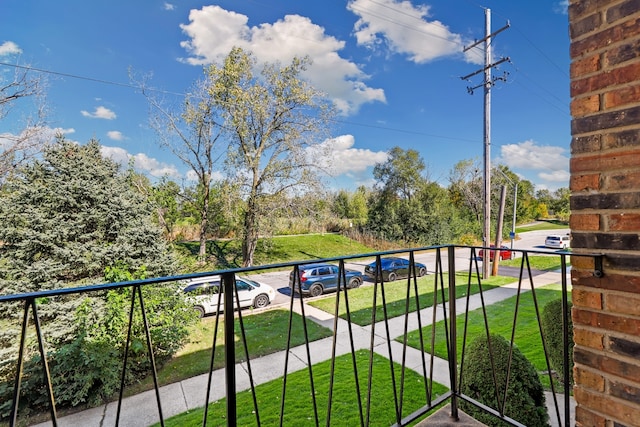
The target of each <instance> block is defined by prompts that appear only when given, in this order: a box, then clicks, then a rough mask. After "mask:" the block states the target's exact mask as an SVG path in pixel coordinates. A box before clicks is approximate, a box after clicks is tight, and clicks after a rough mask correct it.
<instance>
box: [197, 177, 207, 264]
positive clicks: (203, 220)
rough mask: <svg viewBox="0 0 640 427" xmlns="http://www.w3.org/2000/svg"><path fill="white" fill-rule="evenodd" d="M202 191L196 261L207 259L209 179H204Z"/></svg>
mask: <svg viewBox="0 0 640 427" xmlns="http://www.w3.org/2000/svg"><path fill="white" fill-rule="evenodd" d="M204 181H206V182H204V185H203V189H202V209H201V210H200V236H199V237H200V249H199V250H198V261H200V262H205V261H206V259H207V229H208V228H209V179H205V180H204Z"/></svg>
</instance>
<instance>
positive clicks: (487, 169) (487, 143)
mask: <svg viewBox="0 0 640 427" xmlns="http://www.w3.org/2000/svg"><path fill="white" fill-rule="evenodd" d="M484 15H485V37H484V38H483V39H482V40H478V41H476V42H475V43H473V44H472V45H471V46H467V47H465V48H464V50H463V51H464V52H466V51H468V50H469V49H472V48H474V47H476V46H478V45H479V44H480V43H483V42H484V67H483V68H482V69H480V70H478V71H475V72H474V73H471V74H468V75H466V76H464V77H461V79H462V80H468V79H469V78H470V77H472V76H475V75H476V74H480V73H482V72H484V82H483V83H482V84H480V85H478V86H476V87H468V88H467V91H468V92H469V93H470V94H473V91H474V90H475V89H478V88H479V87H483V88H484V138H483V141H484V152H483V160H484V179H483V184H484V185H483V187H484V197H483V200H484V209H483V211H484V227H483V230H484V231H483V235H482V246H484V247H485V248H489V245H490V240H491V87H492V86H493V84H494V83H495V82H496V81H497V80H505V79H506V77H498V78H495V79H493V78H492V77H491V69H492V68H493V67H496V66H498V65H499V64H502V63H503V62H506V61H509V58H508V57H507V58H501V59H500V60H499V61H497V62H494V63H491V60H492V55H491V39H492V37H493V36H495V35H496V34H498V33H500V32H502V31H504V30H506V29H507V28H509V23H508V22H507V25H505V26H504V27H502V28H500V29H499V30H498V31H496V32H495V33H493V34H492V33H491V9H485V10H484ZM484 252H485V257H484V259H483V261H482V276H483V278H484V279H488V278H489V260H488V259H487V257H486V253H488V249H485V250H484Z"/></svg>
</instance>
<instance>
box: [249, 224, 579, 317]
mask: <svg viewBox="0 0 640 427" xmlns="http://www.w3.org/2000/svg"><path fill="white" fill-rule="evenodd" d="M568 232H569V229H568V228H567V229H566V230H565V229H561V230H553V231H549V230H541V231H528V232H525V233H520V234H519V235H518V239H517V240H515V241H514V243H513V248H514V249H522V250H540V251H545V252H549V253H554V252H555V250H553V249H546V248H545V247H544V239H545V237H546V236H547V235H548V234H565V233H568ZM503 244H504V245H506V246H508V247H511V241H509V240H507V241H504V242H503ZM400 256H403V255H402V254H401V255H400ZM406 256H407V257H408V253H407V254H406ZM515 256H520V255H519V254H518V253H516V254H515ZM415 259H416V262H421V263H423V264H426V265H427V269H428V271H429V273H431V274H432V273H434V272H435V263H436V254H435V251H431V252H425V253H416V255H415ZM372 261H373V258H368V259H362V260H355V261H354V262H351V263H347V264H346V267H347V268H349V269H353V270H358V271H360V272H364V267H365V266H366V265H367V264H369V263H370V262H372ZM447 262H448V260H447V257H446V251H444V252H443V259H442V266H443V267H444V268H445V269H446V268H447ZM455 262H456V266H457V267H458V269H467V268H468V266H469V249H457V250H456V260H455ZM480 265H481V264H480ZM480 268H481V267H480ZM500 269H501V270H500V273H501V274H504V275H514V276H517V274H518V273H519V269H518V268H515V267H513V268H511V267H506V266H503V267H500ZM289 273H290V270H287V271H274V272H268V273H261V274H256V275H252V276H251V277H252V279H254V280H258V281H260V282H262V283H266V284H267V285H269V286H271V287H273V288H274V289H275V290H276V299H275V300H274V301H273V303H272V306H273V305H287V304H290V301H291V291H290V289H289ZM367 284H372V282H370V281H367V280H366V279H365V282H364V283H363V286H366V285H367ZM294 297H295V298H298V297H299V296H298V295H297V294H296V295H295V296H294Z"/></svg>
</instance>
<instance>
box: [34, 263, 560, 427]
mask: <svg viewBox="0 0 640 427" xmlns="http://www.w3.org/2000/svg"><path fill="white" fill-rule="evenodd" d="M560 279H561V276H560V274H558V273H555V272H549V273H545V274H542V275H539V276H536V277H535V286H536V287H541V286H545V285H548V284H551V283H558V282H559V281H560ZM526 286H527V287H528V286H529V285H528V283H527V285H526ZM523 287H524V285H523ZM516 293H517V283H513V284H510V285H506V286H501V287H498V288H494V289H491V290H489V291H485V292H484V293H483V295H484V301H485V304H486V305H490V304H493V303H495V302H498V301H502V300H504V299H507V298H510V297H512V296H514V295H516ZM456 304H457V305H456V308H457V310H456V311H457V313H458V314H461V313H464V311H465V310H466V297H465V298H464V299H459V300H457V301H456ZM480 307H481V300H480V296H479V295H478V294H476V295H472V296H471V297H470V299H469V310H475V309H477V308H480ZM294 310H295V311H298V312H300V311H301V309H300V305H299V304H296V307H295V308H294ZM304 311H305V315H306V317H307V319H309V320H312V321H314V322H316V323H318V324H320V325H323V326H325V327H327V328H329V329H332V330H333V328H334V318H333V315H331V314H329V313H327V312H324V311H321V310H318V309H316V308H314V307H312V306H310V305H307V304H305V306H304ZM420 316H421V324H422V327H425V326H428V325H430V324H431V320H432V318H433V308H432V307H428V308H426V309H423V310H422V311H421V312H420ZM442 317H443V315H442V306H439V307H438V310H437V311H436V321H439V320H442ZM387 324H388V328H389V331H388V335H389V336H390V337H391V339H392V341H391V346H390V347H391V353H392V356H393V360H394V361H395V362H400V361H402V357H403V351H405V352H406V353H405V356H404V357H405V366H406V367H407V368H409V369H412V370H415V371H416V372H418V373H420V374H421V373H422V371H423V356H425V360H426V363H427V372H429V371H430V366H429V363H430V360H431V357H430V355H428V354H427V355H424V354H423V353H422V352H420V351H419V350H416V349H413V348H406V349H403V345H402V344H401V343H399V342H397V341H393V340H394V339H395V338H397V337H400V336H403V334H404V331H405V317H404V316H400V317H397V318H393V319H390V320H389V321H388V322H387ZM406 327H407V330H408V331H412V330H416V329H418V317H417V315H416V313H412V314H411V315H410V316H409V319H408V325H407V326H406ZM374 328H375V329H374V330H375V334H374V343H373V347H374V351H375V352H376V353H378V354H380V355H382V356H384V357H386V358H388V357H389V346H388V345H387V341H386V336H387V331H386V327H385V324H384V322H379V323H377V324H376V325H375V326H374ZM351 329H352V334H353V341H354V343H353V347H354V348H355V349H356V350H360V349H369V348H370V347H371V330H372V328H371V326H366V327H362V326H358V325H355V324H352V326H351ZM334 338H335V345H336V356H341V355H344V354H349V353H351V344H350V339H349V328H348V323H347V322H346V321H344V320H342V319H339V320H338V322H337V333H336V334H335V335H334V336H332V337H328V338H325V339H322V340H318V341H314V342H311V343H309V348H310V359H311V363H312V364H316V363H319V362H322V361H325V360H329V359H331V357H332V348H333V340H334ZM285 357H286V352H285V351H281V352H278V353H274V354H270V355H267V356H264V357H260V358H257V359H252V360H251V372H252V374H253V380H254V383H255V384H256V385H258V384H262V383H265V382H268V381H271V380H275V379H277V378H280V377H282V376H283V374H284V369H285ZM307 360H308V357H307V351H306V347H305V346H304V345H302V346H298V347H295V348H292V349H291V350H290V353H289V363H288V369H287V372H288V373H292V372H295V371H298V370H301V369H304V368H306V367H307ZM433 380H434V381H435V382H437V383H440V384H442V385H445V386H447V387H448V386H449V368H448V362H447V361H446V360H443V359H439V358H434V366H433ZM207 381H208V374H203V375H199V376H197V377H193V378H189V379H186V380H183V381H180V382H178V383H174V384H169V385H166V386H163V387H161V388H160V397H161V404H162V412H163V416H164V418H165V419H167V418H169V417H171V416H173V415H177V414H180V413H183V412H186V411H189V410H193V409H196V408H199V407H202V406H204V404H205V397H206V394H205V393H206V388H207ZM236 383H237V390H238V392H240V391H244V390H248V389H250V381H249V374H248V367H247V364H246V362H245V363H239V364H237V365H236ZM224 384H225V379H224V370H223V369H220V370H217V371H214V372H213V381H212V387H211V394H210V402H213V401H216V400H220V399H222V398H224V397H225V395H224V393H225V387H224ZM559 398H562V396H559ZM559 404H560V405H561V403H559ZM117 405H118V403H117V402H111V403H108V404H106V405H102V406H100V407H96V408H93V409H89V410H86V411H82V412H78V413H76V414H72V415H68V416H66V417H63V418H60V419H59V420H58V421H59V423H58V425H59V426H69V427H76V426H77V427H87V426H89V427H92V426H96V427H98V426H100V427H102V426H105V427H107V426H114V425H115V419H116V411H117ZM547 405H548V406H550V405H553V399H552V397H551V396H549V395H548V396H547ZM560 408H562V406H560ZM549 414H550V416H551V417H552V418H553V417H554V416H555V415H554V414H555V410H554V409H552V408H551V407H550V409H549ZM572 419H573V418H572ZM159 420H160V418H159V415H158V408H157V404H156V397H155V391H153V390H151V391H147V392H144V393H141V394H138V395H135V396H131V397H128V398H125V399H124V400H123V401H122V408H121V413H120V424H119V425H120V426H122V427H141V426H149V425H152V424H154V423H157V422H159ZM551 422H552V425H557V423H556V422H555V421H554V420H551ZM51 425H52V423H51V422H45V423H41V424H38V425H37V426H36V427H48V426H51Z"/></svg>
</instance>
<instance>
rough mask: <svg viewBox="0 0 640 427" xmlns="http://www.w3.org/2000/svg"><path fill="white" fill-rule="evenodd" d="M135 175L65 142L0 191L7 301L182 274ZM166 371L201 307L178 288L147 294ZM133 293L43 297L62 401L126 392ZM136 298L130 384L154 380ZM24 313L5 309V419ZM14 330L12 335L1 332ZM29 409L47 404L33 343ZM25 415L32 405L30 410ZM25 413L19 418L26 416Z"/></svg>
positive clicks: (26, 394)
mask: <svg viewBox="0 0 640 427" xmlns="http://www.w3.org/2000/svg"><path fill="white" fill-rule="evenodd" d="M138 182H139V181H138V180H137V176H136V175H135V173H134V172H133V171H132V170H126V171H121V170H120V167H119V165H118V164H116V163H115V162H113V161H112V160H110V159H106V158H104V157H102V154H101V147H100V145H99V144H98V143H97V142H96V141H91V142H89V143H88V144H86V145H78V144H76V143H72V142H68V141H65V140H60V141H58V144H56V145H53V146H51V147H50V148H48V149H46V150H45V151H44V153H43V156H42V158H41V159H39V160H34V161H32V162H31V163H29V164H26V165H24V166H22V167H20V168H18V169H17V170H16V171H15V173H13V174H12V175H11V176H9V177H8V178H7V180H6V181H5V182H3V183H2V187H1V188H0V202H1V203H0V241H1V242H2V245H0V293H2V294H18V293H25V292H34V291H41V290H47V289H56V288H63V287H73V286H83V285H88V284H96V283H103V282H105V281H106V282H116V281H123V280H134V279H143V278H147V277H157V276H165V275H169V274H174V273H175V271H176V269H177V264H176V262H175V258H174V255H173V252H172V250H171V247H170V246H169V245H168V243H167V242H166V241H165V240H164V238H163V235H162V230H161V229H160V227H159V226H158V224H157V223H156V222H154V206H153V205H152V203H151V201H150V200H149V199H148V198H147V197H146V196H145V194H143V192H141V191H139V188H138V187H137V183H138ZM141 293H142V294H143V298H144V304H145V309H146V312H147V315H148V323H149V328H150V334H151V340H152V344H153V349H154V354H155V355H156V358H157V359H156V360H157V362H158V363H162V362H163V361H164V360H166V359H168V358H169V357H171V355H172V354H174V353H175V352H176V351H177V350H178V349H179V348H180V346H181V345H182V344H183V342H184V340H185V339H186V338H187V335H188V332H187V328H188V326H189V324H190V323H191V322H192V321H193V320H195V316H194V314H193V312H192V311H193V310H191V309H190V306H189V305H188V304H187V302H186V301H185V299H184V297H183V295H182V293H181V292H178V291H177V285H176V284H164V285H146V286H143V287H142V288H141ZM131 294H132V289H131V288H123V289H118V290H112V291H108V292H105V291H100V292H91V293H86V294H82V295H77V294H73V295H68V296H60V297H55V298H48V299H38V314H39V318H40V322H41V324H42V328H43V332H44V337H45V340H46V348H47V359H48V361H49V363H50V369H51V374H52V378H53V387H54V394H55V396H56V402H57V403H58V404H59V405H60V406H74V405H78V404H81V403H84V402H89V403H95V402H96V401H100V400H102V399H105V398H107V397H109V396H110V395H111V394H113V392H114V391H115V390H117V387H119V382H120V375H121V372H122V359H123V355H124V351H125V350H124V349H125V341H126V334H127V326H128V321H129V309H130V304H131ZM139 307H140V305H139V302H138V301H137V302H136V310H135V311H134V316H133V324H132V325H133V326H132V341H131V346H130V349H129V357H130V360H129V366H128V376H127V381H129V382H131V381H135V380H136V379H139V378H140V377H142V376H145V375H147V374H149V372H150V371H149V362H148V354H147V350H146V347H147V346H146V338H145V334H144V332H143V327H142V319H141V315H140V309H139ZM21 314H22V310H21V308H20V306H18V305H13V306H10V305H7V304H4V305H3V307H2V311H0V321H1V322H3V328H2V329H6V333H5V331H3V333H2V334H0V335H2V336H0V341H1V342H2V343H3V346H2V348H1V349H0V402H2V403H0V417H1V416H6V415H7V414H8V411H9V409H10V407H11V403H12V393H13V380H14V374H15V366H16V364H15V359H16V357H17V349H16V347H17V344H18V338H19V332H18V331H19V327H18V325H19V322H20V320H21ZM5 324H6V325H7V327H6V328H5V327H4V325H5ZM26 354H27V357H26V359H25V366H24V377H23V383H22V387H21V392H22V393H21V400H20V402H21V406H23V407H25V408H26V407H29V408H31V409H34V408H35V409H36V410H37V409H39V408H41V407H43V406H44V405H46V402H47V396H46V389H45V388H44V387H43V379H42V378H43V377H42V369H41V363H40V356H39V355H38V352H37V344H36V342H35V340H34V338H33V334H30V335H29V339H28V342H27V353H26ZM23 409H24V408H23ZM23 409H21V410H23Z"/></svg>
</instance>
